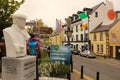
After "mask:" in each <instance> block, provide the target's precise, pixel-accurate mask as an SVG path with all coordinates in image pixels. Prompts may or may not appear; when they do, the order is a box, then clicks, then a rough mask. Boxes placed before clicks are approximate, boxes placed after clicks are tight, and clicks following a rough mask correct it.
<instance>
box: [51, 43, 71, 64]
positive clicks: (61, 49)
mask: <svg viewBox="0 0 120 80" xmlns="http://www.w3.org/2000/svg"><path fill="white" fill-rule="evenodd" d="M70 49H71V48H70V46H62V45H51V46H50V61H51V62H54V63H59V64H66V65H70V56H71V52H70Z"/></svg>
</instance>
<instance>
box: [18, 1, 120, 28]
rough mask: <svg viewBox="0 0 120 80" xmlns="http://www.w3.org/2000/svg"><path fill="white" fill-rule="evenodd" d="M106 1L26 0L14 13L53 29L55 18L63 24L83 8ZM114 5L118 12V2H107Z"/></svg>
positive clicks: (119, 9) (119, 2)
mask: <svg viewBox="0 0 120 80" xmlns="http://www.w3.org/2000/svg"><path fill="white" fill-rule="evenodd" d="M105 1H106V0H26V1H25V3H24V4H22V5H21V7H20V8H19V10H17V11H16V13H19V14H25V15H26V16H27V17H28V19H27V20H34V19H36V18H37V19H42V20H43V22H44V23H45V24H46V25H48V26H49V27H52V28H53V29H55V28H56V27H55V25H56V18H57V19H61V20H62V22H63V23H64V22H65V20H64V19H65V18H66V17H68V16H71V15H72V14H76V13H77V11H82V9H83V8H84V7H88V8H91V7H94V6H95V5H97V4H99V3H101V2H105ZM109 1H112V2H113V4H114V9H115V11H120V0H109Z"/></svg>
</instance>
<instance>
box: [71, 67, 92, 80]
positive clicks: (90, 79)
mask: <svg viewBox="0 0 120 80" xmlns="http://www.w3.org/2000/svg"><path fill="white" fill-rule="evenodd" d="M73 72H75V73H77V74H79V75H80V72H79V71H78V70H76V69H73ZM83 76H84V78H85V79H87V80H93V79H92V78H91V77H89V76H87V75H85V74H83Z"/></svg>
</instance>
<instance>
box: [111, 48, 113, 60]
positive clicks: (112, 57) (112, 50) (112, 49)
mask: <svg viewBox="0 0 120 80" xmlns="http://www.w3.org/2000/svg"><path fill="white" fill-rule="evenodd" d="M110 58H113V46H110Z"/></svg>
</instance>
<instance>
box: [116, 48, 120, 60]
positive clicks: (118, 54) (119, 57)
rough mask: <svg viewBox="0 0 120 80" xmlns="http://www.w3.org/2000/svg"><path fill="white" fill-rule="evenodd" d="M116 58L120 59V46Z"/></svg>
mask: <svg viewBox="0 0 120 80" xmlns="http://www.w3.org/2000/svg"><path fill="white" fill-rule="evenodd" d="M116 59H120V46H116Z"/></svg>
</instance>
